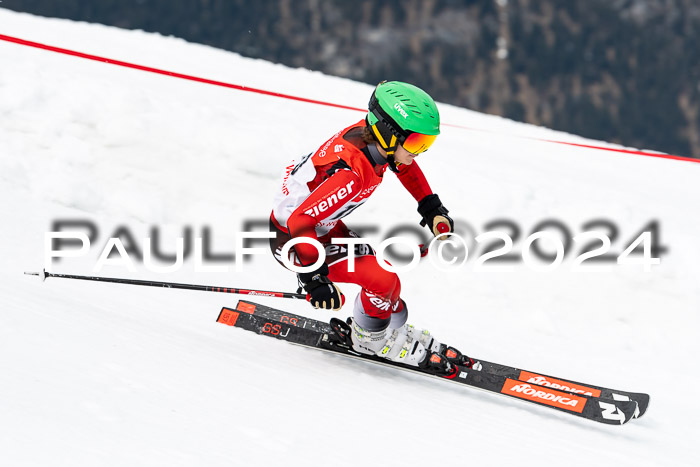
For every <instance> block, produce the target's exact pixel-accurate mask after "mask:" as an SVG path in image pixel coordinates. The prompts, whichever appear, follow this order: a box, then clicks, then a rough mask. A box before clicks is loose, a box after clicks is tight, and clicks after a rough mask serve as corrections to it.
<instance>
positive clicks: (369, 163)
mask: <svg viewBox="0 0 700 467" xmlns="http://www.w3.org/2000/svg"><path fill="white" fill-rule="evenodd" d="M439 134H440V115H439V113H438V109H437V106H436V105H435V102H434V101H433V99H432V98H431V97H430V96H429V95H428V94H427V93H426V92H424V91H423V90H421V89H420V88H418V87H416V86H413V85H411V84H407V83H402V82H399V81H390V82H386V81H384V82H382V83H380V84H379V85H378V86H377V87H376V88H375V90H374V92H373V93H372V96H371V98H370V101H369V105H368V113H367V115H366V116H365V118H364V119H363V120H361V121H359V122H357V123H354V124H353V125H350V126H349V127H347V128H345V129H343V130H341V131H339V132H338V133H336V134H335V135H333V137H331V139H329V140H328V141H327V142H326V143H325V144H323V145H322V146H321V147H320V148H319V149H318V150H316V152H314V153H311V154H309V155H307V156H306V157H304V158H303V159H302V160H301V161H299V162H298V163H296V164H295V163H292V164H291V165H289V166H288V167H287V168H286V170H285V176H284V179H283V181H282V187H281V189H280V190H279V191H278V192H277V194H276V196H275V200H274V208H273V211H272V214H271V216H270V229H271V231H273V232H275V233H276V237H275V238H272V239H271V240H270V249H271V250H272V252H273V254H274V255H275V258H276V259H277V261H278V262H280V264H283V263H282V261H281V258H282V256H281V250H282V247H283V246H284V244H285V243H286V242H288V241H289V240H290V239H292V238H298V237H306V238H308V239H314V240H318V241H319V242H320V243H321V244H322V245H323V246H324V247H325V251H326V260H325V262H324V263H323V264H322V265H321V266H320V267H319V268H318V269H316V270H315V271H313V272H310V273H299V274H297V276H298V279H299V283H300V285H301V286H303V288H304V289H305V290H306V292H307V300H308V301H309V302H310V303H311V305H313V306H314V307H315V308H322V309H327V310H339V309H340V308H341V307H342V306H343V304H344V302H345V297H344V295H343V294H342V292H341V291H340V289H339V288H338V286H337V285H336V284H335V283H336V282H347V283H353V284H358V285H360V286H361V287H362V290H361V292H360V293H359V294H358V295H357V297H356V298H355V303H354V307H353V313H352V314H353V316H352V318H349V319H348V324H349V325H350V328H351V332H350V334H351V338H352V347H353V349H354V350H355V351H357V352H360V353H364V354H370V355H377V356H380V357H383V358H387V359H390V360H392V361H397V362H401V363H405V364H407V365H411V366H418V367H421V368H426V369H428V370H432V371H435V372H446V371H449V369H450V367H451V365H450V363H457V364H462V365H463V366H464V365H466V366H470V365H471V363H472V360H471V359H470V358H468V357H466V356H463V355H462V354H461V353H460V352H459V351H457V350H456V349H454V348H452V347H449V346H446V345H444V344H441V343H440V342H438V341H437V340H435V339H434V338H433V337H432V336H431V335H430V333H429V332H428V331H422V330H418V329H416V328H414V327H413V326H411V325H408V324H406V321H407V317H408V307H407V305H406V302H405V301H404V300H402V299H401V297H400V294H401V282H400V281H399V278H398V276H397V275H396V274H395V273H393V272H390V271H387V270H386V269H384V268H383V267H382V266H381V265H380V264H379V262H378V261H377V258H376V256H375V254H374V250H373V249H372V248H371V247H370V246H369V245H366V244H361V245H356V246H355V248H354V252H355V268H354V271H353V272H350V271H349V267H348V261H347V259H348V258H347V257H348V253H347V248H341V246H340V245H337V244H335V245H334V244H332V243H331V240H332V239H333V238H349V237H357V234H355V233H354V232H353V231H351V230H350V229H348V227H346V226H345V224H344V223H343V222H342V221H341V219H342V218H343V217H345V216H347V215H348V214H350V213H351V212H352V211H354V210H355V209H356V208H358V207H359V206H360V205H362V204H363V203H364V202H365V201H366V200H367V199H368V198H369V197H370V196H371V194H372V193H373V192H374V190H375V189H376V188H377V187H378V186H379V184H380V183H381V182H382V180H383V177H384V173H385V172H386V170H387V168H388V169H390V170H391V171H392V172H394V173H395V174H396V175H397V176H398V178H399V181H400V182H401V183H402V184H403V186H404V187H405V188H406V189H407V190H408V192H409V193H410V194H411V195H413V197H414V198H415V199H416V201H417V202H418V213H419V214H420V216H421V218H422V221H421V225H427V226H428V227H429V228H430V229H431V230H432V232H433V234H434V235H435V236H436V237H438V239H440V240H443V239H444V238H446V236H445V235H444V234H446V233H449V232H453V231H454V222H453V220H452V218H450V216H448V210H447V209H446V208H445V206H443V204H442V202H441V201H440V198H439V197H438V195H437V194H435V193H433V192H432V190H431V189H430V186H429V185H428V182H427V180H426V178H425V175H424V174H423V172H422V171H421V169H420V168H419V167H418V165H417V164H416V162H415V160H414V158H415V157H416V156H418V155H419V154H421V153H423V152H424V151H426V150H427V149H428V148H429V147H430V146H431V145H432V144H433V142H434V141H435V138H436V137H437V135H439ZM289 251H290V253H289V259H290V261H291V262H293V264H295V265H296V266H309V265H312V264H314V263H315V262H316V261H317V259H318V252H317V250H316V248H315V247H314V246H313V245H311V244H308V243H298V244H296V245H295V246H293V247H292V248H291V249H290V250H289Z"/></svg>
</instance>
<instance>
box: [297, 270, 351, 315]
mask: <svg viewBox="0 0 700 467" xmlns="http://www.w3.org/2000/svg"><path fill="white" fill-rule="evenodd" d="M297 277H298V278H299V282H301V284H302V286H303V287H304V290H306V300H307V301H308V302H309V303H311V305H312V306H313V307H314V308H316V309H319V308H322V309H324V310H333V311H338V310H340V308H341V307H342V306H343V305H344V304H345V296H344V295H343V293H342V292H341V291H340V289H339V288H338V286H337V285H335V284H334V283H333V282H332V281H331V280H330V279H328V265H327V264H323V265H322V266H321V267H320V268H318V269H317V270H315V271H313V272H300V273H299V274H297Z"/></svg>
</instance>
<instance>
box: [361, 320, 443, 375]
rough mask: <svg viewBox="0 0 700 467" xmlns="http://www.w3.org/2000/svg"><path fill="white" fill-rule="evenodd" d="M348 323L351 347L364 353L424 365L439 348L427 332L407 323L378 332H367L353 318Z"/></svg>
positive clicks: (394, 360) (399, 361)
mask: <svg viewBox="0 0 700 467" xmlns="http://www.w3.org/2000/svg"><path fill="white" fill-rule="evenodd" d="M349 324H350V326H351V328H352V334H351V336H352V348H353V350H355V351H356V352H360V353H363V354H368V355H376V356H378V357H382V358H386V359H387V360H391V361H393V362H398V363H403V364H405V365H410V366H417V367H420V368H424V367H426V366H428V360H429V359H430V355H431V354H432V353H433V352H437V351H438V350H439V349H440V343H439V342H437V341H436V340H435V339H433V337H432V336H431V335H430V333H429V332H428V331H421V330H418V329H416V328H414V327H413V326H411V325H410V324H404V325H403V326H400V327H398V328H396V329H391V328H386V329H383V330H380V331H367V330H365V329H363V328H362V327H360V326H359V325H358V324H357V323H355V321H354V320H351V322H350V323H349Z"/></svg>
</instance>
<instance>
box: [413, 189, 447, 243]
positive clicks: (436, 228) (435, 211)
mask: <svg viewBox="0 0 700 467" xmlns="http://www.w3.org/2000/svg"><path fill="white" fill-rule="evenodd" d="M448 212H449V211H448V210H447V208H446V207H445V206H443V205H442V202H441V201H440V198H439V197H438V195H436V194H432V195H428V196H426V197H425V198H423V199H422V200H420V203H418V214H420V215H421V217H422V218H423V220H422V221H421V222H420V225H423V226H425V225H427V226H428V227H429V228H430V230H431V231H432V232H433V235H435V236H436V237H437V239H438V240H445V239H446V238H447V236H446V235H442V234H444V233H449V232H454V231H455V222H454V221H453V220H452V218H451V217H450V216H448V215H447V213H448Z"/></svg>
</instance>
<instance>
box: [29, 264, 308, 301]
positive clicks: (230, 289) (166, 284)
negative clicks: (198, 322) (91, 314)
mask: <svg viewBox="0 0 700 467" xmlns="http://www.w3.org/2000/svg"><path fill="white" fill-rule="evenodd" d="M25 274H27V275H28V276H39V277H41V280H42V281H44V280H46V278H47V277H59V278H63V279H78V280H83V281H96V282H113V283H116V284H128V285H143V286H147V287H165V288H168V289H186V290H200V291H202V292H221V293H232V294H239V295H257V296H261V297H279V298H295V299H298V300H306V295H305V294H300V293H292V292H272V291H269V290H249V289H238V288H235V287H216V286H212V285H199V284H180V283H177V282H160V281H143V280H138V279H121V278H117V277H98V276H76V275H73V274H54V273H51V272H46V270H45V269H42V270H41V272H25Z"/></svg>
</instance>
